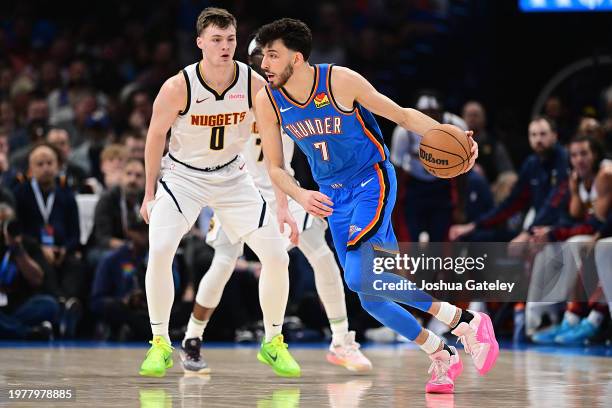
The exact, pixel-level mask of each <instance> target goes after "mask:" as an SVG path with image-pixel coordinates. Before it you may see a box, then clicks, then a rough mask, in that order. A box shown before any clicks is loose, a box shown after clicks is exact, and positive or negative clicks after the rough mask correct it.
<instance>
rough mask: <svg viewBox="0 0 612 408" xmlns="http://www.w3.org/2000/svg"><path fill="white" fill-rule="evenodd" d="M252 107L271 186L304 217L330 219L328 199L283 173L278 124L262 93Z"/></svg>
mask: <svg viewBox="0 0 612 408" xmlns="http://www.w3.org/2000/svg"><path fill="white" fill-rule="evenodd" d="M255 106H256V109H257V124H258V126H259V134H260V135H261V140H262V144H263V152H264V159H265V160H266V165H267V166H268V174H269V175H270V179H271V180H272V183H274V184H275V185H276V186H277V187H278V188H280V189H281V190H282V191H284V192H285V193H286V194H288V195H289V196H291V197H293V199H294V200H295V201H297V202H298V203H299V204H300V205H301V206H302V207H304V209H305V210H306V211H307V212H308V213H310V214H312V215H314V216H317V217H327V216H329V215H331V213H332V209H331V206H332V205H333V203H332V202H331V200H330V199H329V197H327V196H326V195H325V194H323V193H320V192H318V191H311V190H306V189H303V188H302V187H300V186H299V185H298V184H297V183H296V181H295V179H294V178H293V177H292V176H291V175H290V174H289V173H288V172H287V171H286V170H285V165H284V163H285V161H284V157H283V145H282V141H281V133H280V124H279V121H278V118H277V116H276V112H275V111H274V108H273V107H272V103H271V102H270V99H269V98H268V94H267V93H266V90H265V89H262V90H260V91H259V92H258V93H257V97H256V98H255Z"/></svg>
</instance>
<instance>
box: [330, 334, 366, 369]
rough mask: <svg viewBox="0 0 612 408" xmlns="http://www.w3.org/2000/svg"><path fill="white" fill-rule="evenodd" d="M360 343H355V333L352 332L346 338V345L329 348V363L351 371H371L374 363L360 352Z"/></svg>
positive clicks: (332, 345)
mask: <svg viewBox="0 0 612 408" xmlns="http://www.w3.org/2000/svg"><path fill="white" fill-rule="evenodd" d="M359 347H360V346H359V343H357V342H356V341H355V332H354V331H350V332H348V333H347V334H346V336H345V337H344V343H342V344H338V345H334V344H333V343H332V344H331V345H330V346H329V351H328V352H327V361H329V362H330V363H332V364H335V365H339V366H342V367H345V368H346V369H347V370H349V371H369V370H371V369H372V363H371V362H370V360H368V358H367V357H366V356H364V355H363V353H362V352H361V351H359Z"/></svg>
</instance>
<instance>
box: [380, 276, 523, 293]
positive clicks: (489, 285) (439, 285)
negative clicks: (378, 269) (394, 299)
mask: <svg viewBox="0 0 612 408" xmlns="http://www.w3.org/2000/svg"><path fill="white" fill-rule="evenodd" d="M372 285H373V286H374V289H375V290H379V291H385V290H393V291H395V290H424V291H440V290H444V291H463V290H469V291H503V292H508V293H511V292H512V289H514V285H515V282H503V281H500V280H499V279H496V280H495V281H491V282H489V281H476V280H474V279H468V280H466V281H465V282H444V281H437V282H427V281H424V280H422V281H421V284H420V285H419V284H417V283H416V282H412V281H409V280H407V279H404V280H401V281H399V282H384V281H383V280H382V279H376V280H374V282H373V283H372Z"/></svg>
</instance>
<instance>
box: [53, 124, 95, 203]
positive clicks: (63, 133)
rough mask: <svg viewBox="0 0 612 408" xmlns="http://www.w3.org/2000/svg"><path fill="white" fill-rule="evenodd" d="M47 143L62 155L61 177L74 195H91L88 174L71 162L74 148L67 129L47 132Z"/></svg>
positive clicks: (54, 129) (55, 128) (54, 128)
mask: <svg viewBox="0 0 612 408" xmlns="http://www.w3.org/2000/svg"><path fill="white" fill-rule="evenodd" d="M46 140H47V143H49V144H50V145H52V146H55V148H56V149H57V151H58V152H59V153H60V171H59V176H60V177H63V178H65V179H66V184H67V185H68V186H69V187H70V188H71V189H72V191H74V193H75V194H76V193H90V192H91V191H92V188H91V187H90V186H89V185H87V174H86V173H85V170H83V169H82V168H81V167H79V166H78V165H76V164H74V163H72V162H71V161H70V154H71V152H72V147H71V145H70V135H69V134H68V131H67V130H66V129H62V128H57V127H52V128H51V129H49V131H48V132H47V136H46Z"/></svg>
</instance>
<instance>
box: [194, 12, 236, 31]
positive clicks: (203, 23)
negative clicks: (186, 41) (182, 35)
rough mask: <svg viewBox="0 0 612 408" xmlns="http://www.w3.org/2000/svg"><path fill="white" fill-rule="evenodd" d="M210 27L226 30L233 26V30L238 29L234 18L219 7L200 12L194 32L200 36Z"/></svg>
mask: <svg viewBox="0 0 612 408" xmlns="http://www.w3.org/2000/svg"><path fill="white" fill-rule="evenodd" d="M211 25H214V26H217V27H219V28H227V27H229V26H230V25H233V26H234V28H238V24H237V23H236V17H234V15H233V14H232V13H230V12H229V11H227V10H226V9H222V8H219V7H206V8H205V9H204V10H202V12H201V13H200V15H199V16H198V20H197V22H196V32H197V33H198V35H200V34H202V31H204V29H205V28H206V27H208V26H211Z"/></svg>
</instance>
